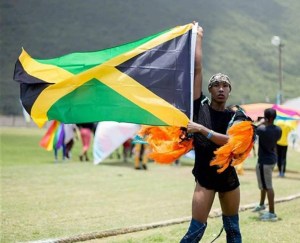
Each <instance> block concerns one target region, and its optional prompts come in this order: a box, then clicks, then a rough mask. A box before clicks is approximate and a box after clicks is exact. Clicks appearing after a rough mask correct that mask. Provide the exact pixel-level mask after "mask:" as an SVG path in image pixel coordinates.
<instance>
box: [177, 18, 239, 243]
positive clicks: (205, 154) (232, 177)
mask: <svg viewBox="0 0 300 243" xmlns="http://www.w3.org/2000/svg"><path fill="white" fill-rule="evenodd" d="M194 24H197V23H195V22H194ZM202 38H203V29H202V28H201V27H198V32H197V40H196V53H195V74H194V118H193V121H190V122H189V123H188V126H187V132H188V133H193V136H194V149H195V164H194V168H193V171H192V173H193V175H194V177H195V181H196V186H195V190H194V195H193V200H192V219H191V222H190V226H189V228H188V231H187V233H186V234H185V236H184V237H183V238H182V240H181V243H187V242H199V241H200V240H201V238H202V236H203V234H204V231H205V229H206V226H207V219H208V215H209V212H210V210H211V208H212V204H213V202H214V198H215V195H216V193H218V194H219V200H220V204H221V208H222V219H223V225H224V228H225V231H226V239H227V242H242V237H241V233H240V229H239V215H238V210H239V204H240V189H239V185H240V183H239V180H238V176H237V174H236V171H235V168H234V167H233V166H228V167H227V168H226V169H225V170H224V171H223V172H221V173H219V171H218V169H219V167H218V166H211V164H210V163H211V161H212V159H213V157H214V152H215V151H216V149H217V148H219V147H220V146H222V145H225V144H226V143H227V142H228V140H229V136H228V135H226V131H227V128H228V125H229V123H230V121H231V120H232V118H233V117H234V114H235V113H234V111H232V110H229V109H226V107H225V105H226V101H227V99H228V98H229V95H230V92H231V81H230V79H229V78H228V76H227V75H225V74H222V73H218V74H215V75H213V76H212V77H211V78H210V80H209V85H208V91H209V92H210V95H211V101H209V99H208V97H205V96H204V95H203V93H202ZM222 230H223V228H222Z"/></svg>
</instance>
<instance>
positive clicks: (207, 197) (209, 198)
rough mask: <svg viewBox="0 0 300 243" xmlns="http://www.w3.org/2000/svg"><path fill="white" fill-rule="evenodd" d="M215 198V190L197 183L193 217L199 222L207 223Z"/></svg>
mask: <svg viewBox="0 0 300 243" xmlns="http://www.w3.org/2000/svg"><path fill="white" fill-rule="evenodd" d="M214 198H215V191H213V190H207V189H206V188H204V187H202V186H201V185H199V183H197V184H196V187H195V191H194V196H193V202H192V217H193V219H196V220H197V221H199V222H202V223H206V221H207V218H208V215H209V212H210V210H211V207H212V204H213V202H214Z"/></svg>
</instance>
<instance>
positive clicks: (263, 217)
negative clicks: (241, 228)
mask: <svg viewBox="0 0 300 243" xmlns="http://www.w3.org/2000/svg"><path fill="white" fill-rule="evenodd" d="M277 219H278V218H277V215H276V214H275V213H269V212H268V213H265V214H263V215H261V216H260V220H261V221H272V222H274V221H277Z"/></svg>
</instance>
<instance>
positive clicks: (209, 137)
mask: <svg viewBox="0 0 300 243" xmlns="http://www.w3.org/2000/svg"><path fill="white" fill-rule="evenodd" d="M213 135H214V131H213V130H210V131H209V133H208V134H207V136H206V138H207V139H211V137H212V136H213Z"/></svg>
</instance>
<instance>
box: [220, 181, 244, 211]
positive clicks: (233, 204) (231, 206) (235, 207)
mask: <svg viewBox="0 0 300 243" xmlns="http://www.w3.org/2000/svg"><path fill="white" fill-rule="evenodd" d="M219 199H220V203H221V208H222V212H223V214H224V215H226V216H231V215H236V214H238V212H239V206H240V188H239V187H238V188H236V189H234V190H233V191H229V192H220V193H219Z"/></svg>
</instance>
